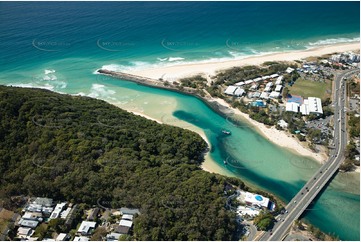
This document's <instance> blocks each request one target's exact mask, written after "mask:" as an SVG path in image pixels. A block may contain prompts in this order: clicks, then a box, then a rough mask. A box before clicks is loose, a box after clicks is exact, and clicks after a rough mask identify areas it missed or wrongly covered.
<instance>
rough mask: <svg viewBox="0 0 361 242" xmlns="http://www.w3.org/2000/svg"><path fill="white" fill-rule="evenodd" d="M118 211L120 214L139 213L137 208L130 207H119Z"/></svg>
mask: <svg viewBox="0 0 361 242" xmlns="http://www.w3.org/2000/svg"><path fill="white" fill-rule="evenodd" d="M120 213H121V214H130V215H135V214H140V212H139V209H131V208H124V207H123V208H120Z"/></svg>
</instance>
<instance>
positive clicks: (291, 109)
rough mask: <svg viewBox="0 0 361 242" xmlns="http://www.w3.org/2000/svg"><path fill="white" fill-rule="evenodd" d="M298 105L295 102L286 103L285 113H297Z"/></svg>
mask: <svg viewBox="0 0 361 242" xmlns="http://www.w3.org/2000/svg"><path fill="white" fill-rule="evenodd" d="M299 106H300V105H299V104H298V103H296V102H288V103H286V111H287V112H294V113H298V108H299Z"/></svg>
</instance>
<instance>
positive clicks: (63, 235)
mask: <svg viewBox="0 0 361 242" xmlns="http://www.w3.org/2000/svg"><path fill="white" fill-rule="evenodd" d="M69 238H70V236H69V235H68V234H66V233H60V234H58V236H57V237H56V239H55V240H56V241H66V240H68V239H69Z"/></svg>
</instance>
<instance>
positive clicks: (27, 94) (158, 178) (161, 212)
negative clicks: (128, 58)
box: [0, 86, 244, 240]
mask: <svg viewBox="0 0 361 242" xmlns="http://www.w3.org/2000/svg"><path fill="white" fill-rule="evenodd" d="M0 122H1V125H0V174H1V180H0V181H1V182H0V200H2V202H3V204H5V205H6V204H8V205H9V206H10V203H11V200H10V197H12V196H16V195H26V196H44V197H50V198H53V199H54V200H56V201H61V200H63V201H64V200H65V201H71V202H74V203H86V204H89V205H96V204H99V203H102V204H103V206H107V207H110V208H119V207H122V206H125V207H130V208H139V209H140V211H141V214H140V215H139V216H138V217H136V218H135V221H134V238H133V239H136V240H232V239H234V237H232V236H233V235H234V232H235V230H236V221H235V214H234V213H232V212H230V211H229V210H226V209H225V201H226V197H225V194H224V187H225V186H226V185H228V184H233V185H237V186H239V187H240V188H244V184H243V182H242V181H240V180H239V179H235V178H227V177H224V176H221V175H217V174H211V173H208V172H206V171H203V170H202V169H201V168H200V164H201V163H202V161H203V159H204V152H205V151H206V150H207V149H208V147H207V144H206V142H205V141H204V140H203V139H202V138H201V137H200V136H199V135H198V134H196V133H193V132H191V131H188V130H185V129H181V128H177V127H172V126H169V125H162V124H158V123H157V122H155V121H151V120H147V119H145V118H142V117H140V116H136V115H133V114H131V113H129V112H126V111H124V110H122V109H119V108H117V107H115V106H113V105H111V104H108V103H106V102H104V101H101V100H97V99H92V98H88V97H81V96H71V95H65V94H58V93H54V92H51V91H47V90H40V89H26V88H16V87H5V86H0Z"/></svg>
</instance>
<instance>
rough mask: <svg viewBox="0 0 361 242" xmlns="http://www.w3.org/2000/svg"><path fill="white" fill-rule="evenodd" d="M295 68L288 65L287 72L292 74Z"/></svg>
mask: <svg viewBox="0 0 361 242" xmlns="http://www.w3.org/2000/svg"><path fill="white" fill-rule="evenodd" d="M294 70H295V69H293V68H291V67H287V69H286V72H287V73H288V74H290V73H292V72H293V71H294Z"/></svg>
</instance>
